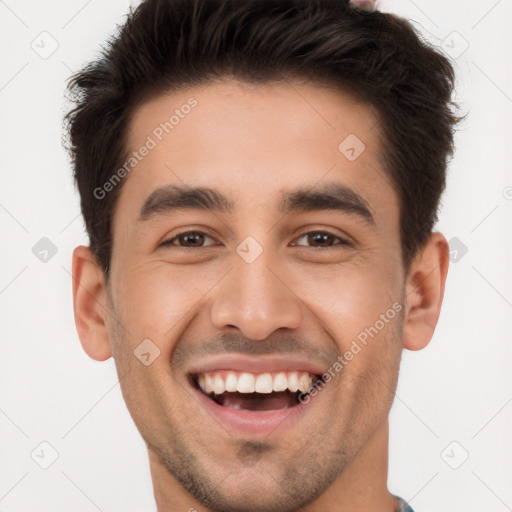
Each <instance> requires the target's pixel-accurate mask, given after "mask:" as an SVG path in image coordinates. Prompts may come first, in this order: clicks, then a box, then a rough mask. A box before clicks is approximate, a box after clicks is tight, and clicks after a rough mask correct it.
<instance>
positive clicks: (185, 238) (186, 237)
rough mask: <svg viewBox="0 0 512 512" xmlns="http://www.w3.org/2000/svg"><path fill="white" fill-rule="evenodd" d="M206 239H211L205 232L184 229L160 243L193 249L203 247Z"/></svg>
mask: <svg viewBox="0 0 512 512" xmlns="http://www.w3.org/2000/svg"><path fill="white" fill-rule="evenodd" d="M207 239H210V240H212V238H211V237H209V236H208V235H206V234H205V233H201V232H200V231H185V232H184V233H179V234H178V235H176V236H175V237H173V238H171V239H170V240H166V241H165V242H163V243H162V244H161V245H163V246H166V245H167V246H168V245H176V246H178V247H183V248H191V249H194V248H200V247H204V246H205V245H204V244H205V241H206V240H207ZM210 245H212V244H210Z"/></svg>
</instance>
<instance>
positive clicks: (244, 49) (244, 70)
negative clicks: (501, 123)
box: [65, 0, 458, 279]
mask: <svg viewBox="0 0 512 512" xmlns="http://www.w3.org/2000/svg"><path fill="white" fill-rule="evenodd" d="M226 76H230V77H232V78H237V79H240V80H245V81H248V82H251V83H264V82H272V81H280V80H287V79H292V78H298V79H305V80H308V81H311V82H313V83H325V84H328V85H332V84H334V85H335V86H336V87H339V88H340V89H342V90H344V91H348V92H350V93H352V94H353V95H354V96H355V97H356V98H357V99H359V100H361V101H363V102H365V103H367V104H369V105H371V106H372V107H374V109H375V110H376V111H377V113H378V115H379V118H380V128H381V134H382V136H383V138H384V141H385V155H384V159H385V162H384V166H385V169H386V172H387V174H388V176H389V177H390V179H391V181H392V183H393V185H394V187H395V190H396V191H397V194H398V197H399V200H400V235H401V244H402V260H403V263H404V268H405V269H408V268H409V265H410V262H411V261H412V258H413V257H414V255H415V254H416V253H417V251H418V250H419V249H420V248H421V247H422V246H423V245H424V243H425V242H426V241H427V239H428V237H429V235H430V233H431V232H432V229H433V226H434V224H435V222H436V221H437V210H438V206H439V201H440V197H441V194H442V192H443V190H444V188H445V184H446V167H447V158H448V157H449V156H450V155H451V154H452V151H453V128H454V126H455V124H456V122H457V120H458V119H457V117H456V116H455V114H454V111H453V110H454V109H453V106H454V104H453V102H452V101H451V96H452V91H453V85H454V72H453V68H452V66H451V64H450V62H449V61H448V59H447V58H446V57H445V56H443V55H442V54H441V53H440V52H439V51H437V50H436V49H434V48H432V47H430V46H429V45H428V44H426V43H425V42H423V41H422V39H421V37H420V36H419V35H418V34H417V33H416V32H415V30H414V28H413V27H412V25H411V24H410V23H409V22H408V21H406V20H405V19H402V18H399V17H397V16H395V15H392V14H385V13H382V12H378V11H377V12H373V13H361V12H360V11H356V10H354V9H352V8H351V7H350V5H349V2H348V0H243V1H241V0H145V1H143V2H142V3H141V4H140V5H139V6H138V7H137V9H136V10H135V11H131V12H130V14H129V15H128V18H127V21H126V23H125V24H124V25H123V26H122V27H121V28H120V30H119V33H118V34H117V35H116V36H115V37H114V38H112V39H111V40H110V41H109V44H108V48H107V49H106V50H105V51H104V52H103V53H102V54H101V56H100V57H99V58H98V59H97V60H95V61H93V62H91V63H90V64H89V65H87V66H86V67H85V68H84V69H83V70H81V71H79V72H77V73H76V74H74V75H73V76H72V77H71V78H70V81H69V84H68V89H69V91H70V92H71V97H72V99H73V101H74V102H75V105H74V107H73V109H72V110H71V111H70V112H69V113H68V114H67V116H66V118H65V123H66V129H67V132H68V141H67V147H68V150H69V151H70V154H71V156H72V161H73V166H74V177H75V180H76V184H77V187H78V191H79V193H80V198H81V209H82V214H83V217H84V220H85V225H86V228H87V232H88V234H89V240H90V247H91V250H92V251H93V253H94V254H95V256H96V258H97V260H98V262H99V264H100V265H101V267H102V269H103V271H104V273H105V275H106V278H107V279H108V276H109V269H110V258H111V250H112V232H111V229H112V227H111V220H112V213H113V209H114V206H115V204H116V200H117V198H118V197H119V193H120V191H121V189H122V183H121V184H120V185H119V186H117V187H114V188H113V190H112V191H111V192H109V193H108V194H107V195H106V196H105V197H103V198H101V199H98V198H97V197H96V194H95V193H94V190H96V189H97V188H98V187H101V186H102V184H104V183H105V182H107V181H108V180H109V178H110V177H111V176H112V175H113V174H114V172H115V171H116V170H117V169H118V168H119V167H120V166H122V165H123V162H125V160H126V154H127V148H126V147H125V141H126V135H127V128H128V124H129V122H130V116H131V114H132V113H133V111H134V110H135V108H136V107H137V106H138V105H140V104H141V103H142V102H144V101H145V100H148V99H150V98H151V97H153V96H155V95H157V94H161V93H166V92H170V91H172V90H176V89H179V88H180V87H184V86H194V85H201V84H204V83H206V82H208V81H211V80H215V79H218V78H223V77H226Z"/></svg>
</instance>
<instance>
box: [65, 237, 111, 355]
mask: <svg viewBox="0 0 512 512" xmlns="http://www.w3.org/2000/svg"><path fill="white" fill-rule="evenodd" d="M72 276H73V310H74V314H75V325H76V330H77V332H78V337H79V338H80V343H81V344H82V348H83V349H84V350H85V352H86V353H87V355H88V356H89V357H91V358H92V359H95V360H96V361H105V359H108V358H109V357H110V356H111V355H112V351H111V349H110V342H109V336H108V330H107V327H106V323H105V318H106V315H107V314H108V311H107V308H108V303H107V288H106V285H105V279H104V274H103V271H102V269H101V267H100V266H99V265H98V263H97V261H96V258H95V257H94V254H93V253H92V251H91V250H90V249H89V248H88V247H85V246H83V245H80V246H78V247H76V248H75V250H74V251H73V269H72Z"/></svg>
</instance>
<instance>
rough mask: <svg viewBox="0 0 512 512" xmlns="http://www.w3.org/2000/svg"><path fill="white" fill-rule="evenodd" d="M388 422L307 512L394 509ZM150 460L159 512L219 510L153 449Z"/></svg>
mask: <svg viewBox="0 0 512 512" xmlns="http://www.w3.org/2000/svg"><path fill="white" fill-rule="evenodd" d="M388 440H389V424H388V419H387V418H386V419H385V420H384V422H383V423H382V424H381V425H379V426H378V427H377V428H376V429H375V431H374V432H373V434H372V435H371V437H370V438H369V439H368V441H367V442H366V443H365V445H364V446H363V447H362V448H361V450H359V452H358V454H357V455H356V457H355V458H354V460H353V461H352V462H351V463H350V465H349V466H348V467H347V468H346V469H345V470H344V471H343V473H342V474H341V475H340V476H339V477H338V478H337V479H336V480H335V481H334V482H333V483H332V484H331V486H330V487H329V488H327V489H326V490H325V491H324V493H323V494H322V495H321V496H319V497H318V498H317V499H316V500H314V501H313V502H311V503H310V504H308V506H307V510H308V512H320V511H322V512H323V511H325V510H329V511H332V512H353V511H354V510H357V511H358V512H375V511H379V512H393V511H394V510H395V506H394V499H393V496H392V495H391V494H390V492H389V491H388V488H387V478H388ZM148 453H149V464H150V470H151V478H152V480H153V491H154V496H155V501H156V505H157V510H158V512H167V511H169V510H180V511H181V510H183V511H184V512H187V511H190V512H194V511H196V512H199V511H201V512H218V511H215V510H210V509H208V510H207V509H206V508H205V507H204V506H203V505H201V503H200V502H199V501H197V500H196V499H195V498H193V497H192V496H191V495H190V494H188V492H187V491H185V489H183V487H182V486H181V485H180V483H179V482H177V481H176V479H175V478H174V476H173V475H172V474H171V473H170V472H169V470H168V469H167V467H166V466H165V465H164V464H163V462H162V461H161V460H160V459H159V458H158V456H157V455H156V454H155V453H154V452H153V451H152V450H151V449H149V450H148Z"/></svg>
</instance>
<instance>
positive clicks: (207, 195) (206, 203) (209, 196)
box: [138, 185, 234, 221]
mask: <svg viewBox="0 0 512 512" xmlns="http://www.w3.org/2000/svg"><path fill="white" fill-rule="evenodd" d="M233 207H234V206H233V204H232V203H231V202H230V201H228V199H227V197H226V196H225V195H224V194H221V193H220V192H218V191H217V190H214V189H211V188H206V187H193V188H192V187H184V186H173V185H171V186H167V187H161V188H157V189H156V190H154V191H153V192H151V194H150V195H149V196H148V198H147V199H146V201H144V205H143V206H142V208H141V210H140V213H139V218H138V221H146V220H149V219H150V218H152V217H155V216H157V215H159V214H166V213H169V212H171V211H173V210H179V209H183V208H185V209H194V210H206V211H212V210H213V211H216V212H219V213H227V212H230V211H232V210H233Z"/></svg>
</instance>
